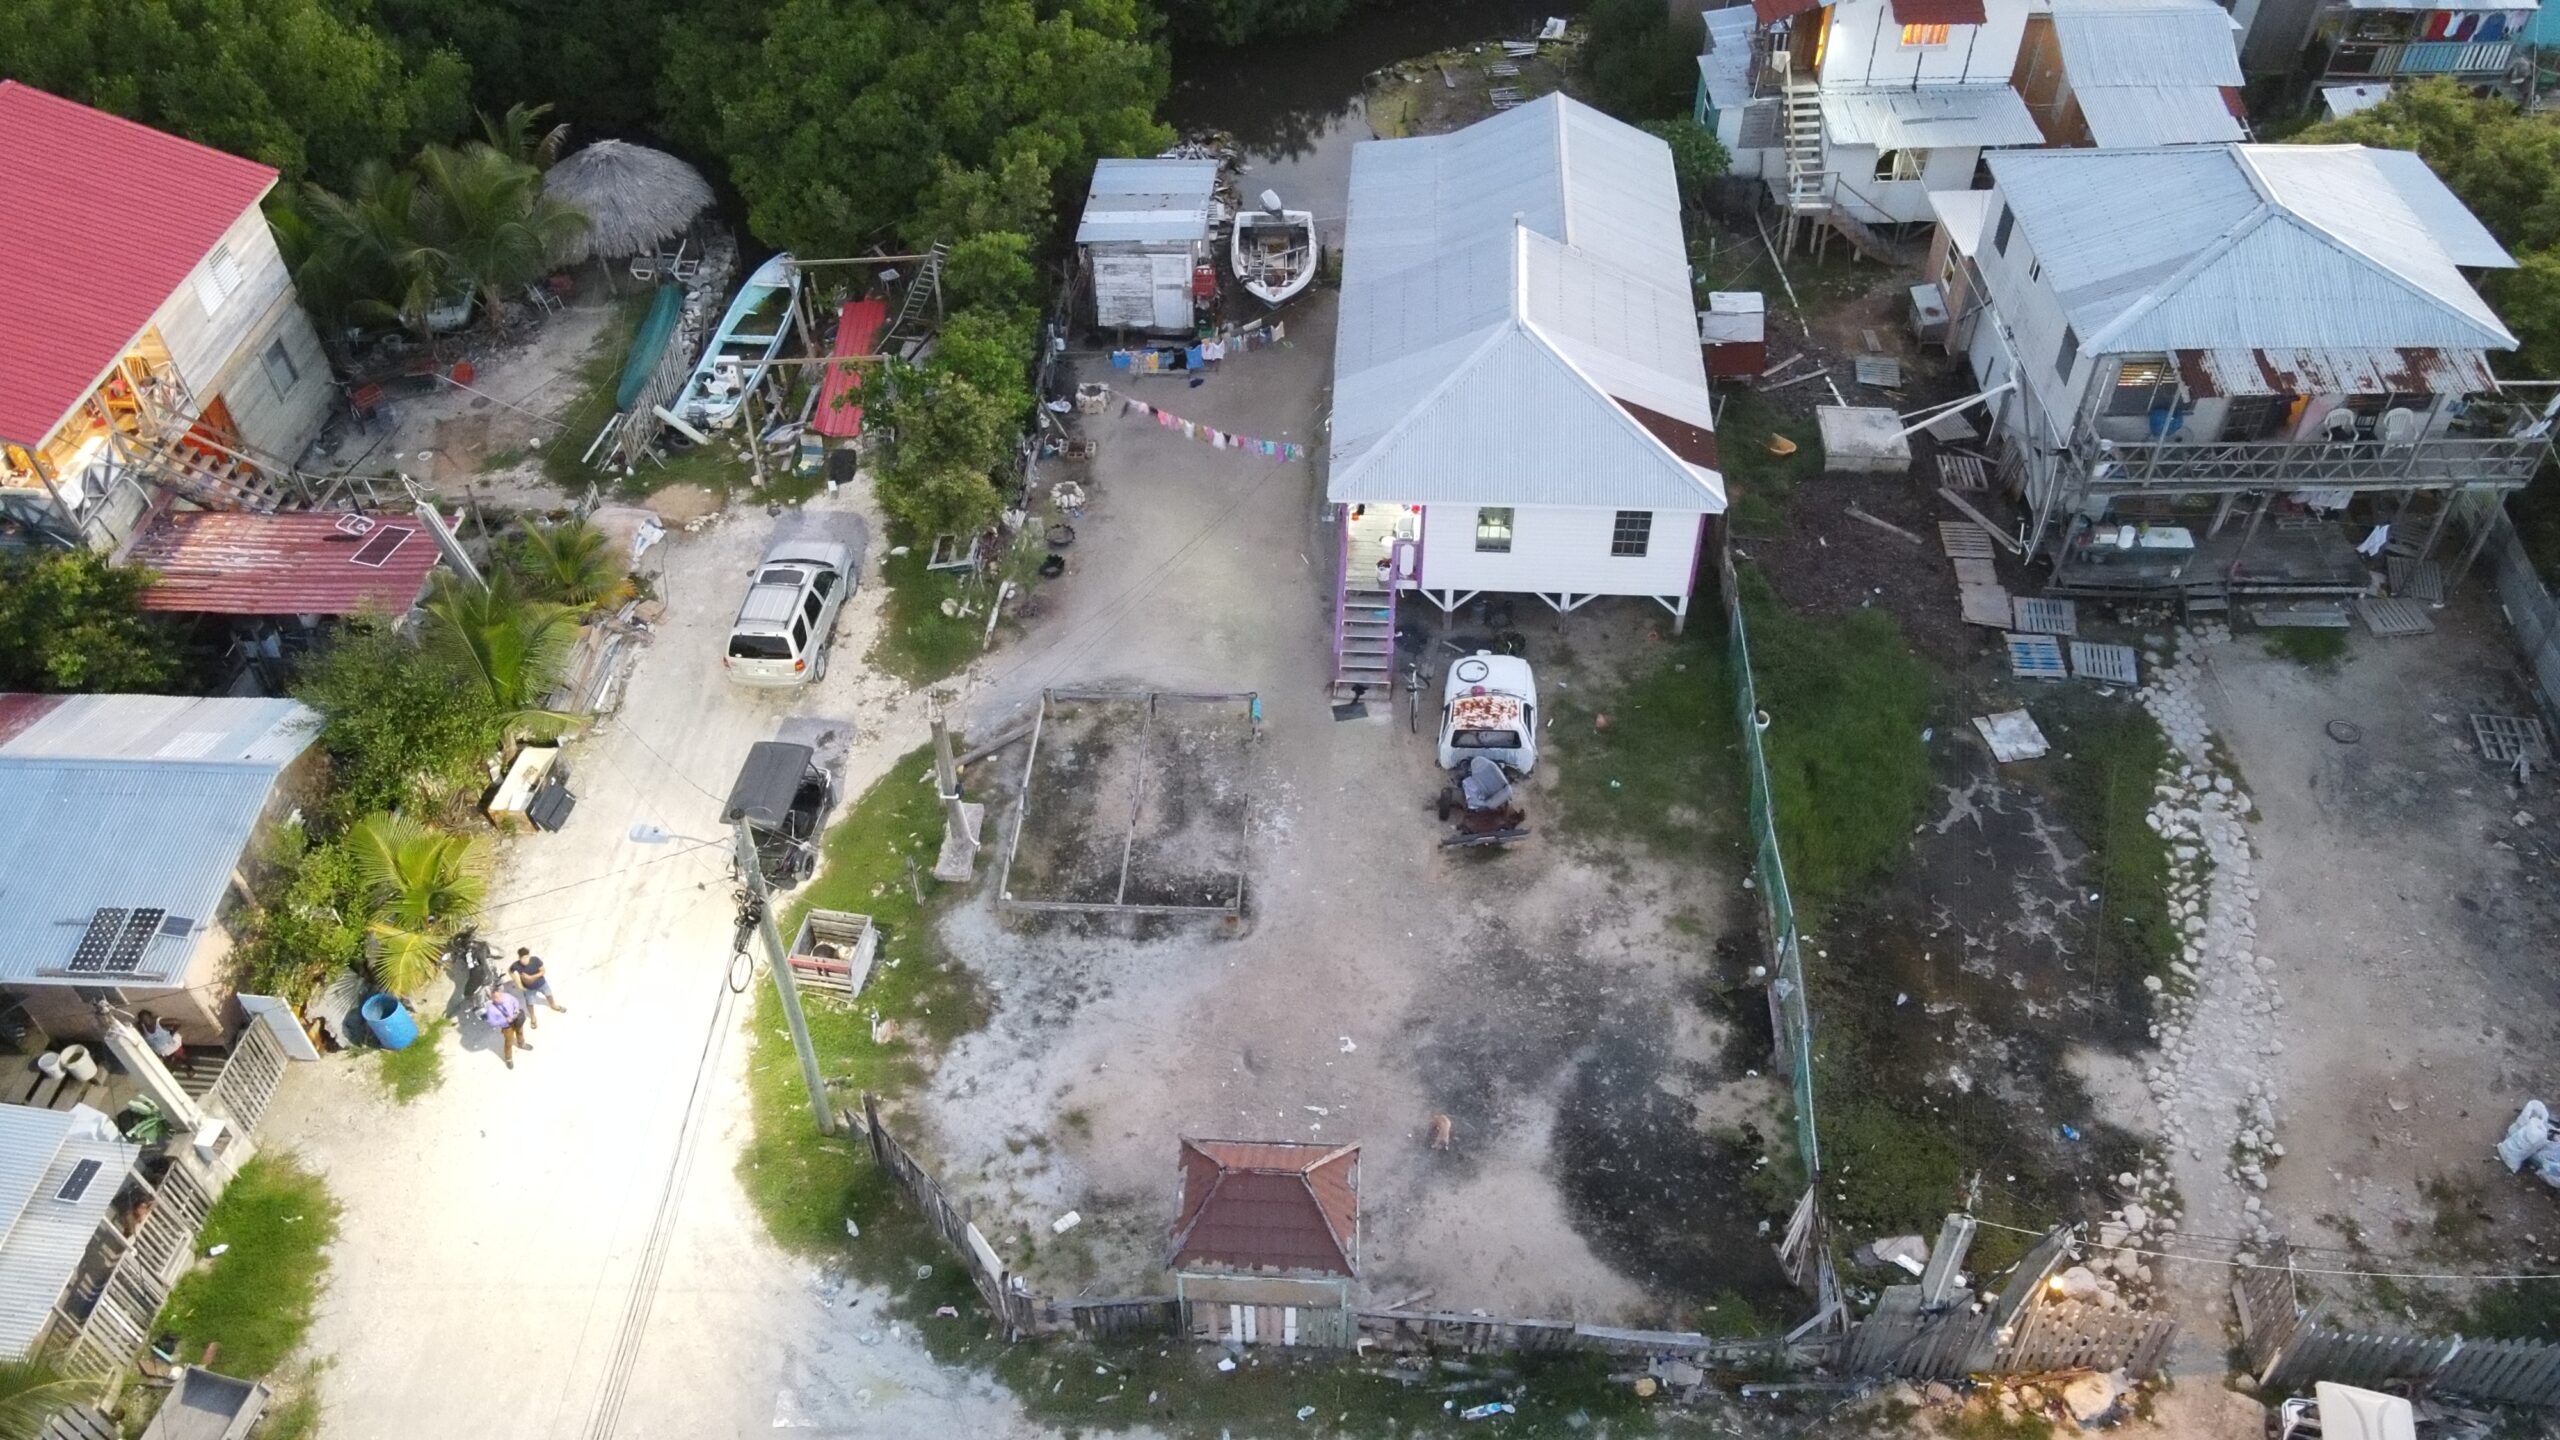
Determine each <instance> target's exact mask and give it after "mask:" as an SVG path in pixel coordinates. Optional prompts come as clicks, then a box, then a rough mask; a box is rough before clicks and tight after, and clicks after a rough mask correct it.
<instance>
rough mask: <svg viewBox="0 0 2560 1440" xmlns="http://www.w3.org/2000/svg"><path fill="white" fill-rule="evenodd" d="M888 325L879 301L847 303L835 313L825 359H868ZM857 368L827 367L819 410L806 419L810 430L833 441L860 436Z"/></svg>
mask: <svg viewBox="0 0 2560 1440" xmlns="http://www.w3.org/2000/svg"><path fill="white" fill-rule="evenodd" d="M888 323H889V307H888V305H887V304H886V303H885V302H883V301H879V300H849V301H846V302H845V307H844V308H843V309H842V310H839V311H837V312H836V343H835V348H834V349H832V350H830V351H828V352H827V353H828V355H829V356H830V357H831V358H833V359H837V360H842V359H845V358H846V357H848V356H853V355H868V354H870V353H871V347H872V346H873V345H875V344H877V343H878V342H879V339H880V327H882V326H883V325H886V324H888ZM862 371H863V367H862V366H860V365H829V366H828V367H827V378H826V379H825V380H824V381H822V382H820V384H819V386H818V408H817V411H816V413H814V414H812V415H811V416H810V417H809V428H810V429H812V430H815V431H817V432H818V433H819V434H821V435H824V436H827V437H829V438H830V439H835V440H850V439H852V438H854V437H855V436H857V435H860V434H861V433H862V407H861V406H859V405H857V404H854V403H853V402H854V399H855V397H856V396H858V395H859V394H861V392H862Z"/></svg>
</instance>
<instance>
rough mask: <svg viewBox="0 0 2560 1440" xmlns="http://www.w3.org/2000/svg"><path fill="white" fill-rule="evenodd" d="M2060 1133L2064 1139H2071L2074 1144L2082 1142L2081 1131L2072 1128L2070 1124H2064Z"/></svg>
mask: <svg viewBox="0 0 2560 1440" xmlns="http://www.w3.org/2000/svg"><path fill="white" fill-rule="evenodd" d="M2060 1133H2061V1135H2062V1138H2063V1139H2065V1140H2068V1141H2070V1142H2071V1143H2072V1144H2074V1145H2077V1144H2079V1143H2080V1132H2079V1131H2077V1130H2074V1129H2072V1128H2071V1127H2070V1126H2068V1125H2065V1126H2063V1127H2062V1128H2061V1131H2060Z"/></svg>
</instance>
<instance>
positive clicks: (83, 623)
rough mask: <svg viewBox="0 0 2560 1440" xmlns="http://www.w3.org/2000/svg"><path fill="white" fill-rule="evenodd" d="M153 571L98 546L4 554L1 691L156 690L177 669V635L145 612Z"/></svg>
mask: <svg viewBox="0 0 2560 1440" xmlns="http://www.w3.org/2000/svg"><path fill="white" fill-rule="evenodd" d="M150 583H151V572H150V571H148V570H144V569H142V568H141V567H139V566H135V565H117V564H113V563H111V562H110V561H109V560H108V559H107V557H106V556H104V555H101V554H98V553H97V552H96V551H94V550H63V551H42V552H14V553H0V690H45V691H74V692H85V693H91V694H99V693H107V692H113V691H119V690H153V689H157V688H158V687H159V686H160V685H162V684H163V683H165V682H167V681H168V679H169V678H170V677H171V676H173V675H175V674H176V673H177V669H178V651H177V640H176V636H175V634H174V632H172V630H171V629H170V628H169V625H168V624H167V622H166V621H164V620H163V619H162V618H161V617H159V616H157V615H151V614H146V613H144V611H143V609H142V603H141V602H142V592H143V589H144V587H145V586H147V585H149V584H150Z"/></svg>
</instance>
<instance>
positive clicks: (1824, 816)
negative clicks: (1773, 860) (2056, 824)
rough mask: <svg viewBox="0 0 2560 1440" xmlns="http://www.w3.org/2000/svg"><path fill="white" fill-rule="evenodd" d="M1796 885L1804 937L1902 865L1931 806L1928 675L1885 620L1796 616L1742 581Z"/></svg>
mask: <svg viewBox="0 0 2560 1440" xmlns="http://www.w3.org/2000/svg"><path fill="white" fill-rule="evenodd" d="M1741 583H1742V603H1743V614H1744V618H1745V620H1746V621H1747V622H1748V624H1749V627H1750V640H1751V668H1752V676H1753V681H1754V683H1755V685H1756V686H1757V688H1758V694H1759V700H1760V708H1761V710H1763V711H1765V712H1766V713H1767V714H1768V715H1769V717H1770V725H1769V729H1768V731H1767V733H1766V734H1764V735H1763V736H1762V746H1763V748H1764V750H1765V751H1766V753H1767V755H1768V760H1769V786H1770V789H1771V791H1772V792H1773V799H1774V803H1775V808H1776V811H1777V824H1778V839H1779V845H1780V848H1781V851H1782V853H1783V855H1784V857H1785V860H1786V868H1787V885H1788V888H1789V890H1790V891H1791V892H1792V893H1793V895H1794V897H1795V906H1796V913H1797V915H1799V916H1800V917H1803V921H1804V928H1808V929H1818V928H1820V923H1821V919H1822V917H1824V916H1825V915H1827V914H1828V913H1829V911H1830V910H1831V908H1832V907H1833V906H1835V905H1837V904H1839V903H1840V902H1841V901H1842V900H1845V899H1847V898H1848V897H1849V896H1850V895H1851V894H1852V893H1853V892H1855V891H1856V890H1858V889H1859V888H1860V887H1862V886H1863V885H1865V884H1866V883H1867V882H1868V881H1869V880H1871V879H1873V878H1874V877H1875V876H1876V875H1877V874H1879V873H1880V872H1882V871H1883V870H1885V869H1886V868H1888V867H1889V866H1891V865H1892V864H1893V862H1894V861H1895V859H1897V858H1898V857H1899V856H1901V855H1902V853H1903V852H1904V850H1905V848H1906V847H1907V846H1908V844H1909V841H1910V836H1911V826H1912V824H1913V822H1914V821H1915V820H1916V819H1917V817H1918V816H1919V814H1920V810H1921V807H1922V805H1923V804H1924V803H1926V801H1927V799H1928V795H1929V784H1930V781H1929V756H1928V752H1927V751H1926V750H1925V749H1923V748H1922V746H1921V742H1920V731H1921V730H1922V729H1923V728H1924V727H1925V726H1926V725H1927V724H1928V721H1929V707H1930V703H1931V694H1930V691H1931V681H1930V674H1929V669H1928V667H1927V666H1926V665H1925V664H1923V663H1922V662H1921V661H1920V659H1919V657H1917V656H1915V655H1913V654H1912V653H1911V649H1910V647H1909V646H1908V645H1906V644H1905V643H1904V642H1903V639H1902V627H1901V626H1900V625H1899V624H1897V623H1895V621H1894V618H1893V617H1892V616H1891V615H1889V614H1887V613H1885V612H1884V611H1882V610H1859V611H1855V612H1853V613H1851V614H1848V615H1842V616H1837V617H1813V616H1805V615H1797V614H1793V613H1791V612H1789V611H1787V610H1785V609H1784V608H1782V607H1780V606H1779V604H1778V603H1777V600H1776V599H1775V597H1774V596H1772V595H1771V594H1770V591H1769V585H1768V581H1767V580H1765V579H1763V578H1762V577H1761V576H1760V574H1759V572H1758V571H1756V570H1752V569H1747V568H1746V569H1744V570H1743V571H1742V572H1741Z"/></svg>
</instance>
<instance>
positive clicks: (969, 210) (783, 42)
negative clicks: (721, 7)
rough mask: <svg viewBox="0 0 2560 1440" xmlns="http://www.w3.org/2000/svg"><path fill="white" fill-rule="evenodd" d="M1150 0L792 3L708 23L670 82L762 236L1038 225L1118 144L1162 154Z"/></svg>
mask: <svg viewBox="0 0 2560 1440" xmlns="http://www.w3.org/2000/svg"><path fill="white" fill-rule="evenodd" d="M1148 20H1149V17H1148V14H1147V12H1146V11H1145V10H1144V9H1143V8H1142V7H1141V6H1140V4H1139V3H1138V0H1055V3H1050V4H1044V5H1038V6H1035V5H1034V4H1032V3H1031V0H951V3H947V4H941V3H930V0H778V3H777V4H776V5H775V8H774V10H773V12H772V18H771V21H770V23H769V24H768V25H767V26H766V27H765V28H764V29H763V30H762V32H761V33H760V34H752V35H749V36H747V37H745V38H743V39H741V38H733V37H736V36H737V34H738V30H739V27H738V25H737V22H736V18H735V17H734V16H722V17H716V18H706V19H704V20H702V21H700V22H698V23H697V25H696V26H695V28H694V29H693V30H692V31H691V32H690V33H689V34H688V36H687V38H686V40H685V41H684V43H681V44H679V45H678V46H676V48H675V50H674V52H673V53H672V55H671V56H670V59H669V63H668V70H667V75H666V79H665V83H664V87H663V89H662V92H661V93H662V94H663V95H665V96H666V98H667V100H668V103H669V107H670V109H671V111H672V112H673V114H674V118H675V120H676V122H677V123H678V124H679V125H680V126H682V127H683V128H684V129H685V130H686V131H687V132H688V133H689V134H690V137H691V138H692V139H694V140H696V141H697V142H699V143H701V144H702V145H703V147H704V148H706V149H708V150H711V151H713V152H716V153H718V154H721V155H724V156H726V157H727V158H728V161H729V173H730V178H731V179H732V180H733V181H734V182H735V183H736V185H737V187H738V190H739V192H740V193H741V194H742V195H743V196H745V198H746V201H747V207H748V225H749V228H751V229H753V230H754V231H755V232H756V234H757V235H758V236H760V237H761V238H763V239H765V240H767V241H769V242H771V243H773V244H776V245H780V246H785V247H787V248H791V249H795V250H799V251H801V252H803V253H808V254H843V253H847V252H849V251H852V250H855V249H857V248H859V247H860V246H863V245H866V244H869V243H872V242H875V241H878V240H882V239H884V238H889V237H891V236H903V237H905V238H907V239H909V240H928V239H933V238H941V239H946V240H956V239H958V238H960V237H962V236H964V235H967V234H971V233H975V232H977V231H982V230H1005V231H1026V232H1032V231H1036V230H1037V229H1039V228H1040V227H1041V225H1042V224H1043V223H1044V222H1045V221H1046V220H1047V218H1048V217H1049V215H1050V214H1051V213H1052V211H1053V208H1054V206H1055V203H1056V200H1057V189H1058V187H1059V186H1060V185H1062V184H1069V183H1073V182H1075V181H1079V180H1081V178H1082V175H1081V173H1080V172H1081V171H1082V169H1083V167H1084V166H1086V165H1089V164H1091V163H1092V161H1093V160H1094V158H1095V157H1097V156H1100V155H1108V154H1122V155H1126V154H1140V155H1144V154H1152V153H1154V152H1155V151H1156V150H1158V149H1161V148H1163V146H1164V145H1166V144H1167V143H1169V142H1170V140H1171V139H1172V135H1171V132H1170V131H1168V130H1166V129H1165V128H1164V127H1163V126H1161V125H1159V124H1157V123H1156V121H1155V118H1154V113H1155V106H1156V102H1157V100H1158V99H1160V98H1161V97H1162V96H1163V94H1164V91H1165V87H1166V84H1167V69H1166V63H1165V58H1164V55H1163V53H1162V51H1161V50H1160V49H1159V48H1158V47H1157V46H1156V45H1155V44H1154V43H1153V42H1152V41H1151V40H1150V39H1148V38H1147V27H1148Z"/></svg>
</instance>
